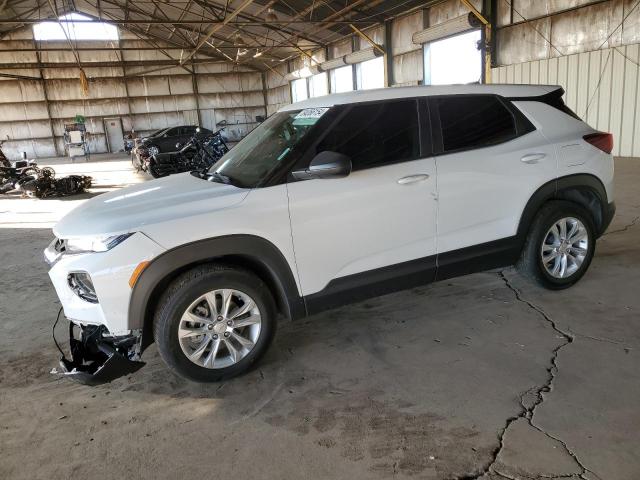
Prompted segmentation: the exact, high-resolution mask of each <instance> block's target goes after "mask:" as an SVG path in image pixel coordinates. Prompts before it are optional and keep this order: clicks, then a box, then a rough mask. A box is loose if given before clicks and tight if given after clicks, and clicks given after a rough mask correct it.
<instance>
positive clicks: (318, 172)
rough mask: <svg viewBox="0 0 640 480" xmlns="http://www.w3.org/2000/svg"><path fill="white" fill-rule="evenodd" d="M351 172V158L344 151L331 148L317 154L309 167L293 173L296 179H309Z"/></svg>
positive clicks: (340, 175) (337, 175) (335, 176)
mask: <svg viewBox="0 0 640 480" xmlns="http://www.w3.org/2000/svg"><path fill="white" fill-rule="evenodd" d="M350 173H351V158H349V156H348V155H344V154H343V153H338V152H332V151H330V150H327V151H324V152H320V153H319V154H317V155H316V156H315V157H314V158H313V160H311V163H310V164H309V168H307V169H305V170H298V171H296V172H293V173H292V175H293V177H294V178H295V179H296V180H307V179H312V178H342V177H346V176H347V175H349V174H350Z"/></svg>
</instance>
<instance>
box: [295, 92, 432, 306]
mask: <svg viewBox="0 0 640 480" xmlns="http://www.w3.org/2000/svg"><path fill="white" fill-rule="evenodd" d="M347 108H348V109H347V111H346V112H345V113H344V115H343V116H342V117H341V118H339V119H338V120H337V121H336V122H335V123H334V124H333V125H332V126H331V127H330V128H329V129H328V130H329V131H328V132H327V134H326V135H325V136H324V138H322V139H321V140H320V141H319V143H318V144H317V145H316V146H315V147H313V148H312V151H311V152H309V155H308V158H307V157H305V162H306V166H308V162H309V161H310V160H311V159H312V158H313V156H314V155H315V154H317V153H320V152H322V151H335V152H340V153H344V154H346V155H349V156H350V157H351V160H352V162H353V171H352V173H351V174H350V175H349V176H347V177H345V178H334V179H313V180H304V181H290V182H289V183H288V185H287V188H288V193H289V210H290V214H291V228H292V235H293V242H294V247H295V255H296V263H297V266H298V273H299V277H300V283H301V286H302V291H303V294H304V295H305V297H306V300H307V306H308V308H309V310H310V311H311V312H314V311H317V310H319V309H322V308H327V307H328V306H333V305H334V304H340V303H344V302H345V300H346V299H349V300H353V299H354V298H357V297H358V296H359V295H360V296H363V297H366V296H371V295H372V294H378V293H383V292H386V291H390V290H396V289H401V288H406V287H407V286H408V285H409V284H419V283H427V282H429V281H431V280H433V278H434V272H435V270H434V269H435V252H436V243H435V235H436V171H435V161H434V158H433V157H432V155H431V153H430V152H431V149H430V145H425V143H427V142H425V141H424V139H421V134H422V133H425V128H424V125H423V128H420V121H419V113H418V112H419V109H418V102H417V101H416V100H414V99H409V100H394V101H386V102H376V103H371V104H355V105H354V106H351V107H347ZM425 117H426V115H423V116H422V118H423V119H425V120H426V118H425ZM426 133H428V132H426ZM421 140H422V141H421ZM421 143H422V150H421ZM303 166H304V165H303ZM409 286H410V285H409ZM345 297H346V298H345ZM327 302H328V303H327Z"/></svg>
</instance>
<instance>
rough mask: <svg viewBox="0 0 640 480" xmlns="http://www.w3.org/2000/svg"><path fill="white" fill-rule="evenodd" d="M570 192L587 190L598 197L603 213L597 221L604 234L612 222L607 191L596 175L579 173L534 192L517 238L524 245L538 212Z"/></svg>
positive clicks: (554, 181) (543, 186)
mask: <svg viewBox="0 0 640 480" xmlns="http://www.w3.org/2000/svg"><path fill="white" fill-rule="evenodd" d="M569 190H583V191H584V190H587V191H589V192H592V193H594V194H595V195H596V196H597V198H598V200H599V202H600V209H601V211H600V212H599V214H600V218H596V219H595V221H596V224H597V226H598V229H599V232H598V233H599V234H602V232H603V231H604V230H605V229H606V228H607V226H608V224H609V221H610V220H611V219H610V218H609V219H608V220H607V217H608V214H607V212H608V209H609V208H608V207H609V201H608V198H607V191H606V189H605V188H604V185H603V184H602V182H601V181H600V179H599V178H598V177H596V176H595V175H591V174H589V173H577V174H573V175H567V176H564V177H559V178H557V179H555V180H551V181H550V182H547V183H545V184H544V185H542V186H541V187H540V188H538V190H536V191H535V192H534V194H533V195H531V198H529V201H528V202H527V205H526V206H525V208H524V210H523V212H522V215H521V216H520V223H519V224H518V232H517V234H516V237H517V238H518V240H519V241H520V242H521V243H522V244H524V240H525V239H526V236H527V233H528V232H529V227H530V226H531V223H532V222H533V219H534V217H535V216H536V214H537V213H538V210H540V207H542V205H543V204H544V203H545V202H548V201H549V200H559V199H566V197H564V196H563V195H562V194H563V192H566V191H569Z"/></svg>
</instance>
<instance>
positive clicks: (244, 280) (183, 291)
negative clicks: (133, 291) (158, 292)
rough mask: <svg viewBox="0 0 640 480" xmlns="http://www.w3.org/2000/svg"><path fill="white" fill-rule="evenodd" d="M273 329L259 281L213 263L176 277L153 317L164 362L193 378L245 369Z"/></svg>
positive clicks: (266, 292)
mask: <svg viewBox="0 0 640 480" xmlns="http://www.w3.org/2000/svg"><path fill="white" fill-rule="evenodd" d="M275 329H276V320H275V306H274V301H273V298H272V296H271V293H270V291H269V289H268V288H267V286H266V285H265V284H264V282H262V280H260V279H259V278H258V277H256V276H255V275H253V274H252V273H251V272H249V271H247V270H244V269H242V268H238V267H232V266H227V265H219V264H212V265H204V266H200V267H196V268H194V269H192V270H189V271H188V272H186V273H184V274H183V275H181V276H180V277H178V278H177V279H176V280H175V281H174V282H173V283H172V284H171V285H170V286H169V288H168V289H167V291H166V292H165V293H164V295H163V297H162V299H161V301H160V304H159V307H158V310H157V312H156V316H155V318H154V337H155V340H156V342H157V344H158V351H159V352H160V356H161V357H162V359H163V360H164V362H165V363H166V364H167V365H168V366H169V367H170V368H171V369H172V370H173V371H174V372H176V373H177V374H179V375H181V376H182V377H185V378H187V379H190V380H194V381H197V382H215V381H219V380H223V379H226V378H230V377H233V376H236V375H239V374H241V373H243V372H245V371H246V370H247V369H248V368H249V367H250V366H251V365H252V364H253V363H254V362H256V361H257V360H258V359H259V358H260V357H261V356H262V355H263V354H264V353H265V352H266V350H267V348H268V347H269V344H270V343H271V340H272V338H273V335H274V333H275Z"/></svg>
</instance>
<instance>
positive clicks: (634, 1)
mask: <svg viewBox="0 0 640 480" xmlns="http://www.w3.org/2000/svg"><path fill="white" fill-rule="evenodd" d="M466 83H488V84H491V83H495V84H540V85H560V86H562V87H563V88H564V91H565V94H564V101H565V103H566V105H567V106H568V107H569V108H570V109H571V110H572V111H573V112H575V113H576V114H577V115H578V116H579V117H580V118H582V119H583V120H585V121H586V122H587V123H588V124H589V125H591V126H592V127H593V128H595V129H597V130H600V131H603V132H610V133H612V134H613V137H614V150H613V152H612V153H613V154H614V155H615V167H616V184H615V190H616V203H617V214H616V216H615V218H614V220H613V223H612V224H611V226H610V227H609V230H608V231H607V233H605V234H604V236H603V237H601V239H600V240H599V241H598V247H597V253H596V256H595V257H594V260H593V264H592V266H591V270H590V272H589V274H588V275H587V276H586V277H585V278H584V279H583V280H582V281H581V283H580V284H578V285H576V286H575V287H574V288H572V289H570V290H567V291H563V292H553V291H547V290H543V289H541V288H539V287H537V286H535V285H532V284H530V283H528V282H527V281H526V280H524V279H522V278H521V277H519V276H518V275H517V274H516V273H515V272H514V271H513V269H511V268H509V269H504V270H500V271H491V272H486V273H480V274H474V275H469V276H465V277H460V278H456V279H453V280H448V281H444V282H440V283H435V284H432V285H429V286H426V287H420V288H417V289H413V290H410V291H405V292H399V293H395V294H391V295H387V296H384V297H379V298H376V299H374V300H371V301H366V302H362V303H358V304H355V305H353V306H348V307H342V308H339V309H336V310H332V311H328V312H326V313H322V314H319V315H316V316H314V317H311V318H309V319H305V320H303V321H300V322H289V323H284V324H283V325H282V326H281V327H280V326H279V327H278V328H279V332H278V335H277V337H276V340H275V343H274V347H273V348H272V349H271V350H270V352H269V353H268V354H267V356H266V357H265V359H264V360H263V361H262V363H261V364H260V365H259V366H258V367H257V368H256V369H255V370H253V371H251V372H250V373H248V374H246V375H243V376H241V377H238V378H235V379H232V380H229V381H225V382H222V383H219V384H212V385H201V384H195V383H191V382H188V381H186V380H183V379H181V378H178V377H176V376H175V375H173V374H171V373H170V372H168V371H167V370H166V369H165V368H164V367H163V365H162V364H161V361H160V359H159V358H158V355H157V353H156V352H155V351H154V347H153V346H152V347H150V350H149V352H148V353H147V354H146V362H147V365H146V367H145V368H144V369H143V370H141V371H139V372H137V373H134V374H132V375H129V376H127V377H124V378H120V379H118V380H115V381H114V382H112V383H110V384H106V385H101V386H97V387H86V386H83V385H79V384H75V383H72V382H69V381H67V380H64V379H60V378H59V377H56V376H53V375H50V373H49V372H50V371H51V369H52V368H53V367H54V366H55V365H56V362H57V358H58V351H57V349H56V347H55V345H54V344H53V342H52V340H51V331H52V326H53V325H54V321H55V320H56V314H57V312H58V309H59V307H60V304H59V302H58V299H57V297H56V294H55V292H54V290H53V287H52V286H51V283H50V282H49V278H48V276H47V265H46V264H45V263H44V261H43V260H42V251H43V250H44V248H45V247H46V246H47V245H48V244H49V242H50V241H51V239H52V233H51V228H52V227H53V225H54V224H55V223H56V222H57V221H58V220H60V218H62V217H63V216H64V215H65V214H66V213H68V212H69V211H71V210H72V209H73V208H75V207H77V206H79V205H82V204H83V203H84V202H86V201H87V200H88V199H90V198H93V197H96V196H99V195H100V194H102V193H104V192H108V191H113V190H119V189H121V188H123V187H126V186H129V185H133V184H137V183H141V182H150V181H153V179H152V178H151V175H149V174H148V173H146V172H144V171H138V170H139V169H136V168H135V163H134V162H133V161H132V160H134V157H135V155H136V154H135V153H134V151H130V150H131V148H130V146H129V143H130V142H134V140H135V139H136V138H141V137H146V136H149V135H151V134H153V133H154V132H158V131H164V129H170V128H174V127H181V126H199V127H201V128H204V129H207V130H210V131H212V132H215V131H218V130H219V129H223V130H222V133H221V135H222V136H223V138H224V141H225V142H226V144H227V145H228V147H229V148H231V149H233V147H234V146H235V145H236V144H237V143H238V142H240V141H241V140H242V139H243V138H244V137H245V136H246V135H247V134H248V133H249V132H251V131H252V130H253V129H254V128H256V127H257V126H258V125H260V123H261V122H263V121H264V120H265V119H266V118H268V117H269V116H271V115H273V114H274V113H275V112H277V111H278V109H280V108H281V107H283V106H286V105H289V104H291V103H293V102H297V101H301V100H305V99H307V98H312V97H320V96H324V95H328V94H334V93H342V92H350V91H358V90H366V89H374V88H393V87H399V86H420V85H446V84H466ZM79 125H81V126H79ZM389 128H393V125H389ZM71 132H81V134H78V136H79V138H80V140H78V141H77V142H76V141H75V140H73V138H75V137H74V134H72V133H71ZM77 145H80V147H79V148H80V149H81V150H80V151H77V150H73V148H74V146H77ZM0 148H1V150H2V153H3V154H4V156H5V157H6V159H7V161H8V162H33V163H34V164H37V166H38V167H39V168H41V169H42V168H43V167H50V168H52V169H54V170H55V175H56V176H57V177H60V178H61V177H63V176H65V175H67V176H68V175H75V176H90V177H91V185H90V187H88V188H86V189H85V190H84V191H82V192H81V193H79V194H77V195H73V196H62V197H60V198H47V199H40V198H31V197H29V198H26V197H25V195H24V194H21V193H20V192H19V191H17V192H16V191H12V192H8V193H6V194H5V193H2V194H0V239H1V243H0V266H1V267H0V271H1V272H2V275H1V276H0V287H1V288H0V318H1V319H2V320H1V322H0V332H1V333H0V366H1V368H0V405H2V406H3V408H2V409H1V410H0V426H1V427H2V434H1V435H0V451H1V452H2V456H1V458H0V477H1V478H5V479H14V478H16V479H17V478H25V479H26V478H28V479H33V478H70V477H72V476H78V477H80V476H84V477H86V478H97V477H99V476H101V477H107V478H113V477H116V476H118V477H120V476H124V475H135V476H136V477H137V478H182V477H187V476H189V477H191V476H193V477H195V476H205V477H213V476H215V477H217V476H224V475H233V476H235V477H237V478H278V479H288V478H291V479H293V478H296V479H297V478H309V479H312V478H318V479H326V478H346V477H347V476H351V477H353V478H368V479H375V478H403V477H413V478H429V479H431V478H433V479H476V478H477V479H485V480H488V479H491V480H503V479H519V480H530V479H541V478H552V479H559V478H571V479H582V480H596V479H602V480H605V479H606V480H616V479H620V480H623V479H632V478H640V456H639V455H638V446H639V445H640V433H639V432H640V428H639V427H640V410H639V409H638V405H639V404H640V372H639V370H638V368H637V367H638V365H640V359H639V354H640V334H639V332H640V328H639V327H640V313H639V312H640V299H639V298H638V295H637V286H638V285H639V284H640V233H639V232H640V229H639V224H640V192H639V191H638V184H639V183H638V182H640V160H639V159H640V0H535V1H534V0H180V1H177V2H169V1H166V0H0ZM54 328H55V327H54ZM62 333H64V332H62ZM34 447H35V448H34ZM25 455H26V456H28V460H25Z"/></svg>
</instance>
